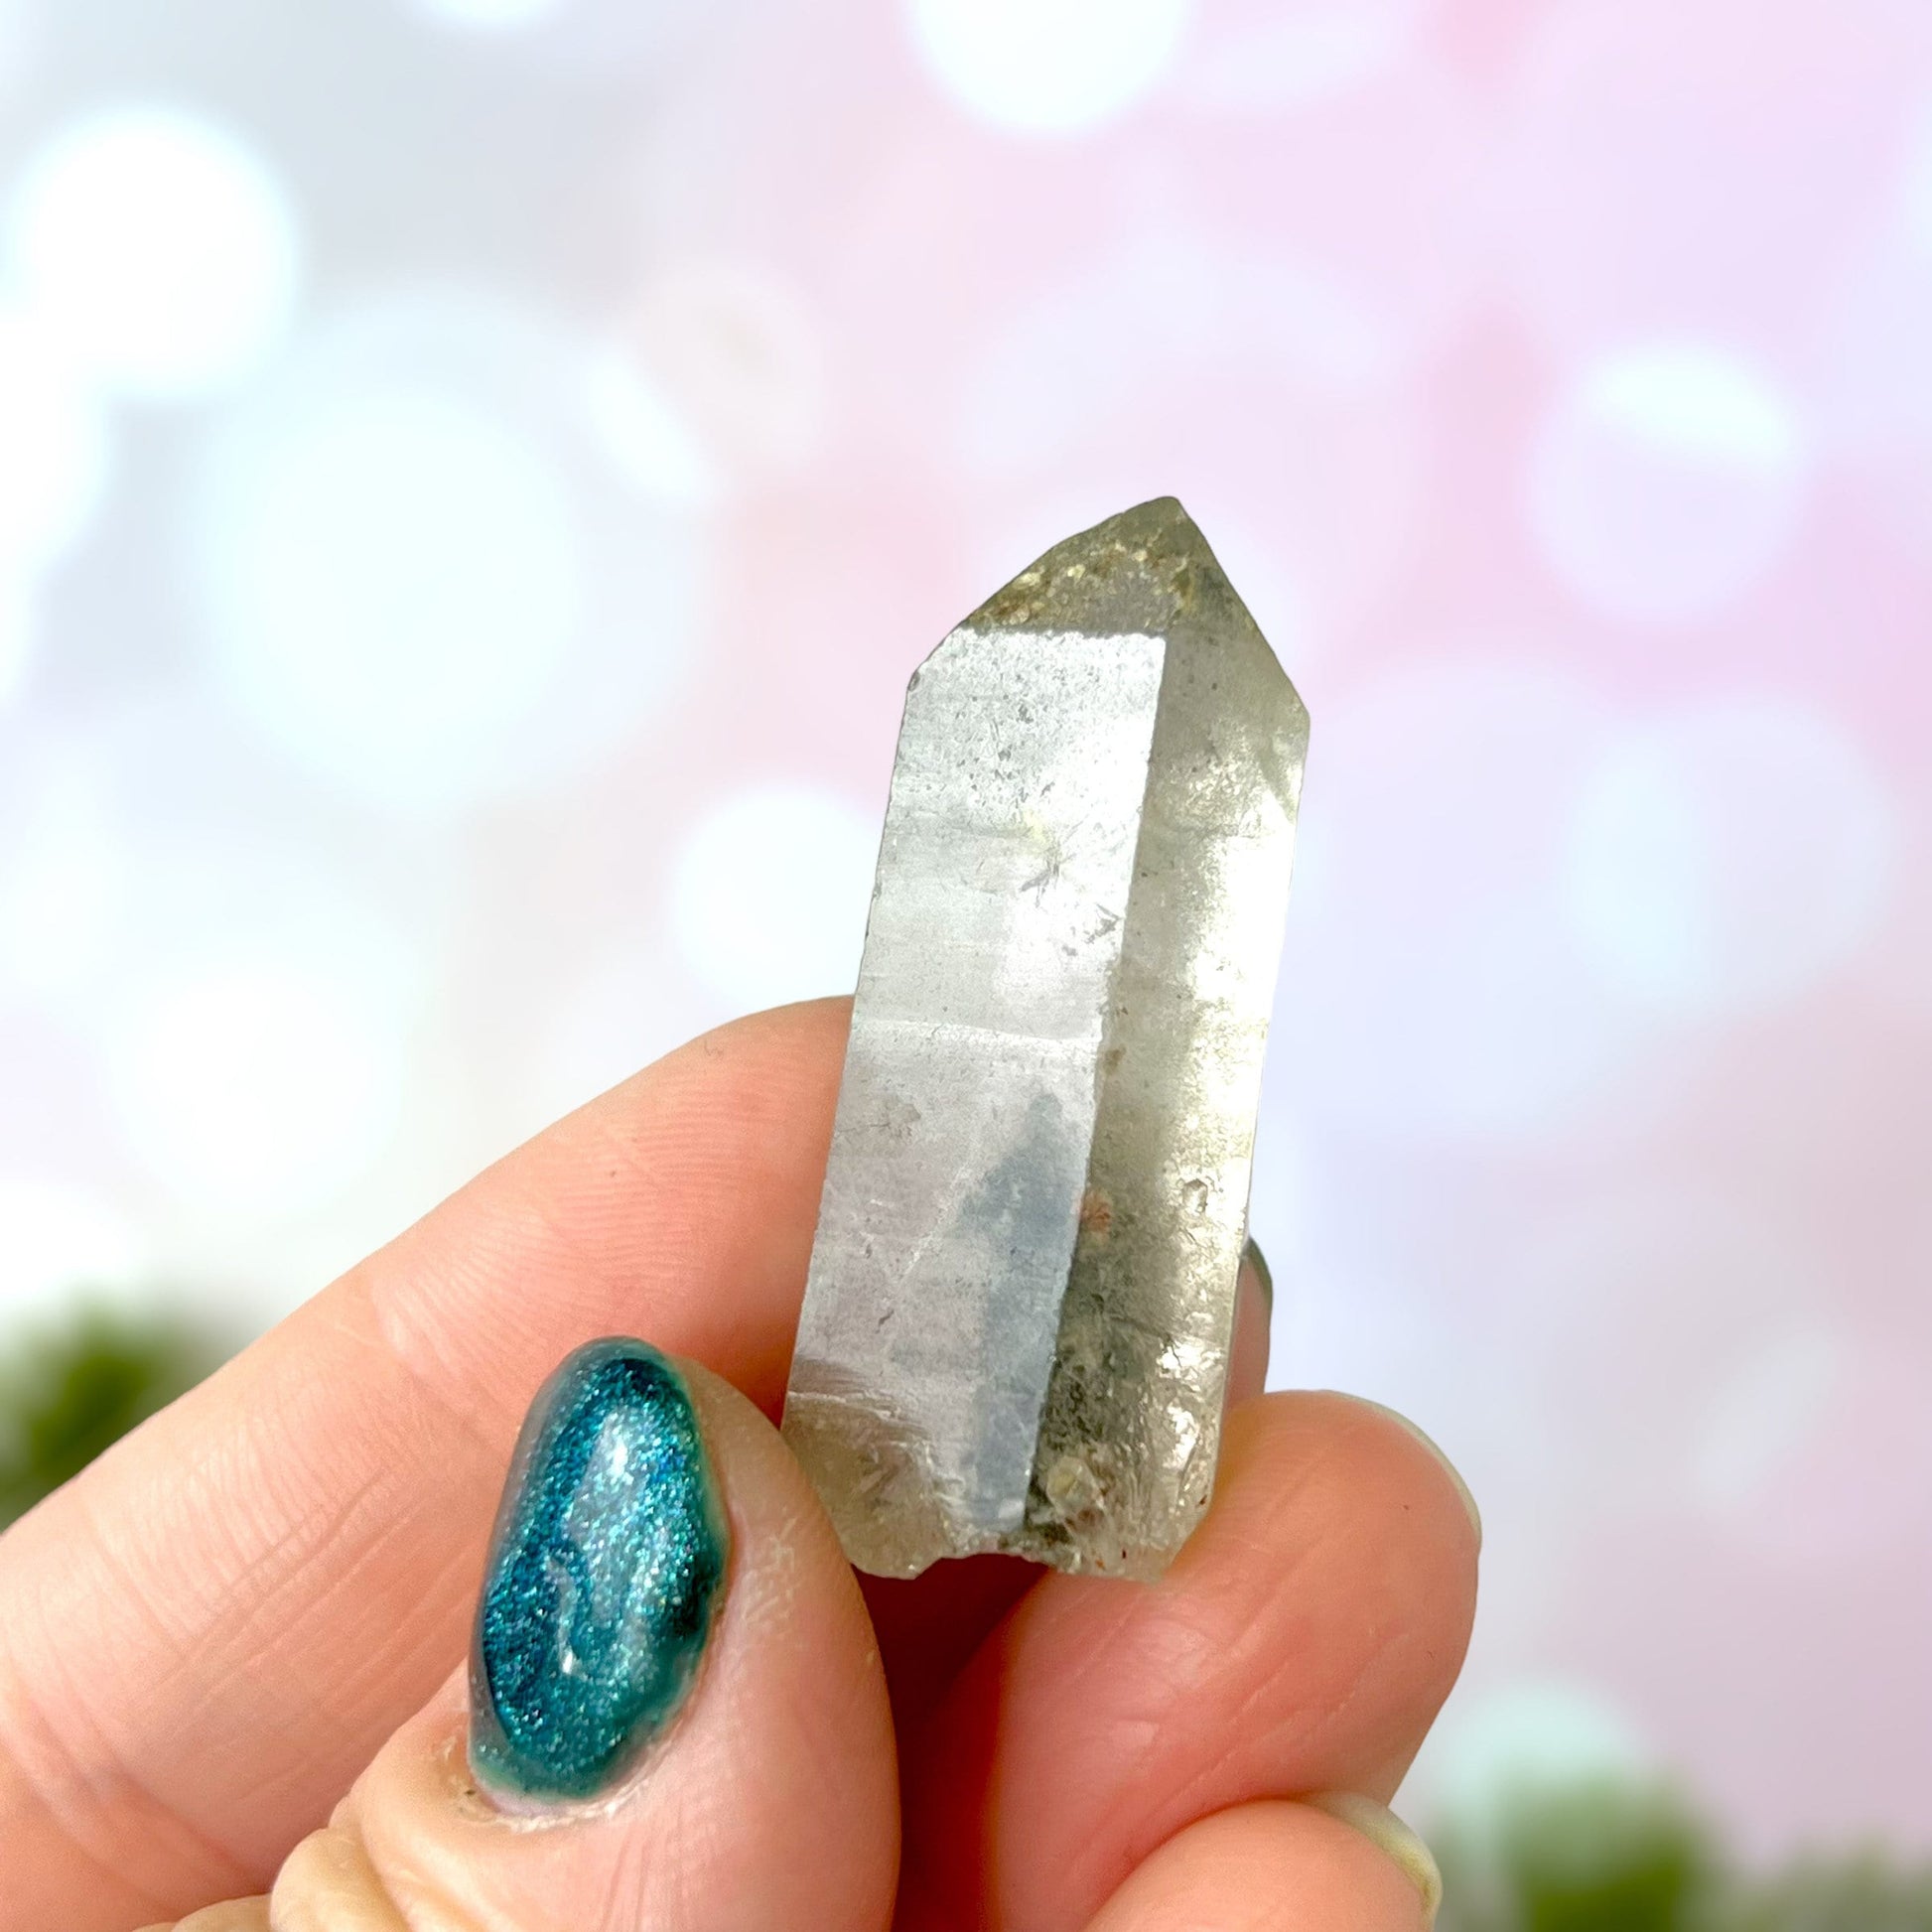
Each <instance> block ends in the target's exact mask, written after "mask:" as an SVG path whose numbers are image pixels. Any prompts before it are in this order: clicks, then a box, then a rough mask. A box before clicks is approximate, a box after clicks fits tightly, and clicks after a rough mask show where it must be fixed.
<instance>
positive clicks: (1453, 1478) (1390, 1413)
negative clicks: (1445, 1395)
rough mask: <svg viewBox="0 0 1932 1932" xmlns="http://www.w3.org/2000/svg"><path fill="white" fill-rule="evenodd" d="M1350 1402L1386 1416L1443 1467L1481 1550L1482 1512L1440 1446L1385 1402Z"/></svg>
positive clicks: (1362, 1397)
mask: <svg viewBox="0 0 1932 1932" xmlns="http://www.w3.org/2000/svg"><path fill="white" fill-rule="evenodd" d="M1351 1400H1353V1401H1355V1402H1359V1403H1360V1404H1361V1405H1362V1407H1363V1408H1365V1409H1373V1410H1375V1411H1377V1412H1378V1413H1379V1414H1381V1415H1384V1416H1387V1417H1388V1419H1389V1420H1390V1421H1391V1422H1393V1423H1399V1424H1400V1425H1401V1426H1402V1427H1403V1428H1404V1429H1406V1430H1407V1431H1408V1432H1409V1434H1410V1435H1411V1436H1413V1437H1414V1438H1415V1439H1416V1441H1417V1442H1419V1443H1420V1444H1421V1445H1422V1446H1423V1448H1424V1449H1427V1450H1428V1451H1429V1452H1430V1454H1431V1455H1433V1456H1434V1457H1435V1458H1436V1460H1437V1461H1438V1462H1440V1463H1441V1464H1442V1465H1443V1469H1444V1472H1445V1473H1446V1474H1447V1475H1448V1476H1449V1481H1450V1482H1452V1483H1453V1484H1454V1485H1455V1493H1456V1494H1457V1495H1458V1496H1460V1497H1461V1498H1462V1507H1463V1508H1464V1509H1465V1510H1467V1511H1468V1513H1469V1522H1470V1525H1471V1527H1472V1528H1473V1529H1474V1530H1475V1533H1476V1548H1477V1549H1481V1547H1482V1511H1481V1510H1480V1509H1478V1508H1477V1507H1476V1499H1475V1494H1474V1492H1473V1491H1472V1490H1471V1489H1470V1487H1469V1485H1468V1484H1467V1483H1466V1482H1464V1481H1463V1480H1462V1471H1461V1470H1460V1469H1458V1468H1457V1467H1456V1466H1455V1464H1454V1463H1453V1462H1451V1461H1450V1460H1449V1457H1448V1456H1447V1455H1446V1454H1444V1452H1443V1446H1442V1444H1441V1443H1439V1442H1438V1441H1437V1440H1436V1439H1435V1437H1433V1436H1432V1435H1430V1434H1429V1433H1428V1431H1427V1430H1424V1429H1419V1428H1417V1426H1416V1425H1415V1424H1414V1423H1412V1422H1411V1421H1410V1420H1409V1418H1408V1417H1407V1416H1405V1415H1404V1414H1403V1413H1402V1411H1401V1410H1399V1409H1391V1408H1390V1407H1389V1406H1388V1404H1387V1403H1385V1402H1371V1401H1370V1400H1369V1399H1368V1397H1367V1396H1365V1395H1358V1396H1354V1397H1352V1398H1351Z"/></svg>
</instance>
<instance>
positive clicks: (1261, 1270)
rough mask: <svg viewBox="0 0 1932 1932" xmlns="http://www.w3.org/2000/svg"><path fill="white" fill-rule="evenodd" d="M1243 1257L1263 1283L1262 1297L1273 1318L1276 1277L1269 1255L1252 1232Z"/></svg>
mask: <svg viewBox="0 0 1932 1932" xmlns="http://www.w3.org/2000/svg"><path fill="white" fill-rule="evenodd" d="M1241 1258H1242V1259H1243V1260H1244V1261H1246V1262H1247V1263H1248V1264H1249V1265H1250V1266H1251V1267H1252V1268H1253V1269H1254V1271H1255V1275H1256V1278H1257V1279H1258V1280H1259V1281H1260V1283H1261V1299H1262V1300H1263V1301H1264V1302H1265V1303H1267V1305H1268V1315H1269V1318H1270V1320H1272V1319H1273V1318H1274V1314H1275V1277H1274V1275H1273V1273H1272V1272H1271V1271H1270V1269H1269V1266H1268V1257H1267V1256H1266V1255H1264V1254H1263V1253H1262V1252H1261V1243H1260V1242H1259V1241H1257V1240H1256V1239H1255V1238H1254V1236H1253V1235H1252V1234H1251V1235H1249V1236H1248V1245H1247V1246H1246V1247H1245V1248H1244V1249H1242V1251H1241Z"/></svg>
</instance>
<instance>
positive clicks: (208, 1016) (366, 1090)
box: [104, 904, 414, 1220]
mask: <svg viewBox="0 0 1932 1932" xmlns="http://www.w3.org/2000/svg"><path fill="white" fill-rule="evenodd" d="M325 913H326V908H323V907H321V906H320V904H318V905H317V906H315V907H310V908H306V909H305V910H304V911H303V912H302V913H301V914H299V915H298V917H297V918H296V920H295V921H294V923H292V924H291V923H288V922H287V921H285V920H280V919H271V920H268V921H266V922H264V923H261V924H258V925H251V924H249V923H248V922H247V921H246V919H245V918H243V919H241V920H238V921H237V922H235V923H233V924H231V925H230V926H229V927H228V928H227V929H225V930H216V931H209V932H207V933H206V934H203V935H202V936H201V937H200V939H199V940H198V941H197V942H195V943H186V942H184V943H181V944H179V945H177V946H175V947H174V948H172V949H170V951H169V952H168V953H167V954H166V955H165V956H164V957H163V958H162V959H161V960H160V961H158V962H156V963H155V964H154V965H153V967H152V969H151V970H149V971H146V972H144V973H142V974H141V975H140V976H139V977H138V978H137V979H133V980H131V981H130V983H129V984H128V986H127V987H126V989H125V992H124V994H123V995H122V997H121V999H120V1000H119V1002H118V1003H117V1006H116V1009H115V1011H114V1014H113V1017H112V1020H111V1022H110V1024H109V1026H108V1028H107V1030H106V1033H105V1037H104V1044H105V1049H106V1059H107V1074H108V1088H109V1092H110V1094H111V1097H112V1099H113V1102H114V1105H115V1109H116V1112H117V1114H118V1116H119V1119H120V1123H121V1129H122V1132H123V1135H124V1137H125V1139H126V1142H127V1145H128V1147H129V1149H130V1151H131V1152H132V1153H133V1154H134V1155H135V1157H136V1158H137V1159H138V1160H139V1161H140V1162H141V1163H142V1165H143V1167H144V1168H145V1169H146V1170H147V1171H148V1173H150V1174H151V1175H152V1176H153V1177H154V1178H155V1179H156V1180H157V1181H158V1182H159V1183H160V1185H161V1186H162V1188H163V1189H164V1190H165V1191H166V1192H167V1193H168V1194H169V1195H170V1196H171V1197H172V1198H173V1199H174V1200H175V1201H176V1202H177V1203H179V1204H180V1205H181V1206H182V1207H184V1208H186V1209H189V1210H193V1211H199V1212H215V1213H220V1214H224V1215H231V1216H234V1217H236V1218H237V1219H241V1220H248V1219H255V1220H261V1219H268V1218H273V1217H277V1216H283V1215H288V1214H293V1213H298V1212H301V1211H304V1210H306V1209H310V1208H314V1207H317V1206H319V1205H321V1204H323V1203H324V1202H327V1201H329V1200H330V1199H332V1198H333V1197H334V1196H336V1195H337V1194H339V1193H340V1192H341V1191H342V1190H343V1189H344V1188H345V1187H346V1186H347V1185H348V1184H349V1183H350V1182H352V1181H353V1180H355V1179H356V1178H357V1177H358V1176H359V1175H360V1174H362V1173H364V1172H365V1171H367V1170H368V1169H369V1167H370V1166H371V1165H372V1164H373V1163H374V1162H375V1161H376V1159H377V1158H378V1157H379V1156H380V1155H381V1153H382V1151H383V1149H384V1148H385V1147H386V1146H387V1144H388V1142H389V1139H390V1137H391V1135H392V1134H393V1132H394V1129H395V1126H396V1122H397V1120H398V1118H399V1115H400V1112H401V1107H402V1100H403V1087H404V1066H405V1061H406V1057H407V1053H408V1046H409V1016H410V1013H411V1011H412V1007H413V1001H414V985H413V980H412V977H411V973H410V970H409V967H408V956H407V954H406V952H405V951H404V950H403V949H401V948H400V947H399V946H398V944H397V942H396V941H395V940H394V938H393V936H392V935H390V934H388V933H387V932H386V931H384V930H383V929H382V928H380V927H378V926H375V925H373V924H370V923H368V922H366V920H362V921H360V926H359V929H358V915H356V914H353V913H350V912H349V911H348V909H347V908H346V907H339V908H337V909H336V911H335V912H333V913H327V914H326V916H327V922H326V923H324V922H323V921H324V916H325Z"/></svg>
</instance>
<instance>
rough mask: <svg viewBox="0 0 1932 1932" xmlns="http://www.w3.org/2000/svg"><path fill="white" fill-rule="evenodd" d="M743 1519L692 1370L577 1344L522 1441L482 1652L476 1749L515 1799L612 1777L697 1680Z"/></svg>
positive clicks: (629, 1350)
mask: <svg viewBox="0 0 1932 1932" xmlns="http://www.w3.org/2000/svg"><path fill="white" fill-rule="evenodd" d="M727 1555H728V1532H727V1530H726V1526H725V1515H724V1509H723V1506H722V1505H721V1503H720V1501H719V1496H718V1487H717V1483H716V1481H715V1480H714V1478H713V1475H712V1471H711V1464H710V1459H709V1457H708V1455H707V1453H706V1450H705V1444H704V1437H703V1435H702V1433H701V1432H700V1430H699V1427H698V1418H697V1413H696V1411H695V1410H694V1408H693V1407H692V1403H691V1398H690V1395H689V1393H688V1392H687V1391H686V1389H685V1386H684V1382H683V1380H682V1378H681V1377H680V1376H679V1375H678V1373H677V1371H676V1370H675V1369H674V1368H673V1367H672V1366H671V1364H670V1363H669V1362H668V1361H666V1360H665V1358H664V1357H663V1356H662V1355H660V1354H659V1353H658V1352H657V1351H656V1350H655V1349H654V1348H652V1347H650V1346H649V1345H648V1344H647V1343H645V1342H641V1341H631V1340H628V1339H626V1338H623V1337H617V1338H613V1339H609V1340H604V1341H593V1342H589V1343H587V1344H586V1345H585V1346H584V1347H582V1348H579V1349H578V1350H576V1352H575V1353H573V1354H572V1355H570V1356H568V1357H567V1358H566V1359H565V1361H564V1363H563V1365H562V1366H561V1367H560V1368H558V1369H557V1371H556V1373H555V1374H553V1375H552V1376H551V1377H550V1379H549V1380H548V1381H547V1382H546V1383H545V1384H544V1385H543V1387H542V1388H541V1389H540V1390H539V1391H538V1393H537V1398H536V1400H535V1402H533V1403H532V1404H531V1406H530V1413H529V1416H528V1418H527V1419H526V1420H525V1422H524V1424H523V1432H522V1434H521V1435H520V1436H519V1437H518V1438H517V1443H516V1449H515V1452H514V1454H513V1455H512V1457H511V1459H510V1470H509V1477H508V1480H507V1482H506V1483H505V1485H504V1489H503V1500H502V1503H501V1505H500V1506H499V1508H498V1510H497V1514H496V1527H495V1530H494V1531H493V1533H492V1534H491V1537H490V1544H489V1557H488V1561H487V1563H486V1565H485V1567H484V1571H483V1596H482V1599H481V1601H480V1602H479V1604H478V1606H477V1623H476V1631H475V1637H474V1641H473V1644H472V1648H471V1657H470V1709H471V1719H470V1762H471V1766H472V1768H473V1769H474V1770H475V1771H476V1773H477V1775H478V1777H479V1778H480V1779H481V1780H482V1781H483V1783H484V1784H485V1785H488V1786H490V1787H492V1788H494V1789H496V1790H498V1791H500V1792H503V1793H505V1794H507V1795H512V1796H523V1797H534V1798H546V1799H571V1798H591V1797H596V1796H598V1795H599V1794H600V1793H602V1792H605V1791H607V1790H609V1789H610V1788H611V1786H612V1785H613V1784H615V1783H616V1782H617V1781H618V1780H619V1779H620V1778H621V1777H622V1775H623V1773H624V1772H625V1771H626V1770H627V1769H629V1767H630V1766H631V1765H632V1764H634V1763H635V1762H636V1760H637V1758H638V1757H639V1756H640V1755H641V1754H642V1752H643V1751H644V1750H645V1749H646V1748H647V1747H648V1746H649V1744H650V1743H651V1741H652V1740H653V1739H654V1738H656V1737H657V1736H658V1735H659V1734H661V1732H662V1731H663V1729H664V1727H665V1725H667V1724H669V1722H670V1721H671V1719H672V1718H673V1717H674V1716H675V1715H676V1713H677V1710H678V1708H679V1707H680V1705H682V1703H683V1702H684V1699H685V1697H686V1696H687V1694H688V1693H689V1691H690V1688H691V1683H692V1679H693V1677H694V1676H695V1674H696V1672H697V1667H698V1661H699V1659H700V1657H701V1656H702V1655H703V1652H704V1647H705V1642H706V1639H707V1638H708V1637H709V1635H710V1633H711V1626H712V1621H713V1616H714V1613H715V1611H716V1608H717V1604H718V1600H719V1598H720V1596H721V1595H722V1593H723V1585H724V1578H725V1567H726V1560H727Z"/></svg>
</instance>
